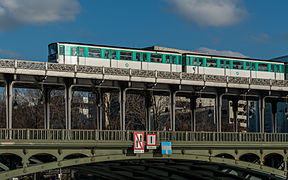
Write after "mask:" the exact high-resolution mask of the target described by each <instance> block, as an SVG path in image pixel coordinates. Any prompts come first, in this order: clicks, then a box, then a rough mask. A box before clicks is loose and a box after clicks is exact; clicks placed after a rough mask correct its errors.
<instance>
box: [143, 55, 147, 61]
mask: <svg viewBox="0 0 288 180" xmlns="http://www.w3.org/2000/svg"><path fill="white" fill-rule="evenodd" d="M143 61H145V62H146V61H147V54H143Z"/></svg>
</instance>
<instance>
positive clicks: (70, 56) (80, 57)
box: [48, 42, 182, 72]
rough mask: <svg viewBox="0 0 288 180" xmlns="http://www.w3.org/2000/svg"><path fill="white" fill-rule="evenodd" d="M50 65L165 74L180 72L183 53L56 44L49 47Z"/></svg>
mask: <svg viewBox="0 0 288 180" xmlns="http://www.w3.org/2000/svg"><path fill="white" fill-rule="evenodd" d="M48 60H49V62H56V63H61V64H77V65H89V66H100V67H114V68H131V69H139V70H153V71H154V70H157V71H168V72H181V71H182V54H180V53H177V52H168V51H154V50H146V49H136V48H124V47H114V46H102V45H90V44H79V43H65V42H58V43H52V44H50V45H49V58H48Z"/></svg>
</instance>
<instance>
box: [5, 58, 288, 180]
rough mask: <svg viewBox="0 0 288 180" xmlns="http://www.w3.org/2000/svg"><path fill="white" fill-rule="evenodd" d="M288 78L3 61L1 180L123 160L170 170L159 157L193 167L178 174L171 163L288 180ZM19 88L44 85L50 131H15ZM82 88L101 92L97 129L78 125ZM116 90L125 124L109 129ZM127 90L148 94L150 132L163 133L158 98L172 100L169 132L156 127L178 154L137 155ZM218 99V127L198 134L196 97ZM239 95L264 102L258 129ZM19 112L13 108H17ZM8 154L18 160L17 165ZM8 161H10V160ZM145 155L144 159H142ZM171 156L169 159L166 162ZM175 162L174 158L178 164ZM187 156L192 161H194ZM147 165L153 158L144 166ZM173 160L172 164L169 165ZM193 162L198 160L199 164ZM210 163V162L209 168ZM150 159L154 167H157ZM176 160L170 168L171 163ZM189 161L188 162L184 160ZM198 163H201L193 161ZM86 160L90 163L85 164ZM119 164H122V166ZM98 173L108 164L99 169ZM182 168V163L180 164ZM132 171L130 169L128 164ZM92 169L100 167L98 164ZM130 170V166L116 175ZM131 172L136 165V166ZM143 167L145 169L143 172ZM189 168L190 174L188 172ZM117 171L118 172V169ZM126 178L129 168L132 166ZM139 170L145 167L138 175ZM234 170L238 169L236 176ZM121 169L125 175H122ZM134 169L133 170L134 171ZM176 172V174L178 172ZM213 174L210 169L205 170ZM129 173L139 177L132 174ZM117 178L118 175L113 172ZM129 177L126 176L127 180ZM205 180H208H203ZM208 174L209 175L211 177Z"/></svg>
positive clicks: (225, 173)
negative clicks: (280, 106) (246, 122)
mask: <svg viewBox="0 0 288 180" xmlns="http://www.w3.org/2000/svg"><path fill="white" fill-rule="evenodd" d="M287 85H288V81H286V80H270V79H257V78H243V77H228V76H213V75H202V74H188V73H184V72H181V73H170V72H161V71H142V70H134V69H117V68H106V67H95V66H82V65H64V64H53V63H47V62H32V61H20V60H5V59H3V60H0V87H3V88H4V89H5V96H4V98H5V118H6V121H5V126H4V127H2V128H3V129H1V134H0V140H1V148H0V154H1V156H2V157H1V158H2V161H3V162H1V161H0V162H1V164H0V166H1V169H3V171H2V172H1V173H0V177H1V178H4V179H5V178H11V177H15V176H22V175H25V174H31V173H34V172H39V171H45V170H49V169H55V168H63V167H71V166H75V165H79V166H78V168H82V169H87V168H86V166H84V165H85V164H86V165H88V164H91V163H104V162H107V164H106V166H105V167H106V169H105V167H104V165H103V166H101V167H102V170H103V173H104V174H102V176H103V177H104V176H107V177H108V175H109V173H107V172H108V170H112V169H116V168H115V166H113V162H114V163H117V162H118V163H120V164H121V163H123V164H126V165H127V166H129V167H131V166H132V165H133V163H136V164H137V163H138V164H139V166H141V167H142V168H144V169H152V170H151V171H153V172H154V171H157V172H158V171H161V172H162V173H163V171H165V170H163V169H162V170H160V169H159V168H158V169H157V167H155V166H153V163H149V162H150V160H151V161H152V160H155V161H156V160H158V162H159V163H163V164H166V165H167V167H166V172H167V171H168V169H170V170H169V173H168V175H167V174H166V176H167V177H170V176H175V177H178V176H183V177H184V176H185V175H187V172H186V171H183V170H182V171H183V172H182V174H181V173H180V174H179V173H177V172H175V173H173V172H174V171H171V167H172V168H175V167H173V166H170V165H171V164H176V165H179V166H178V167H180V166H181V167H182V166H186V167H190V169H193V168H194V169H195V168H196V167H199V168H200V167H202V169H201V170H199V169H197V168H196V169H197V171H195V172H197V173H193V172H192V171H191V173H190V175H191V176H193V177H196V176H197V174H199V172H202V173H200V174H201V177H204V176H205V173H203V170H208V169H210V171H211V172H212V174H210V176H211V177H210V178H213V177H215V176H217V175H220V176H221V177H222V176H223V177H230V178H232V179H233V178H235V177H236V176H238V177H240V178H242V179H243V178H244V179H245V178H248V177H249V178H250V177H252V176H253V177H258V178H260V179H265V178H266V179H267V178H268V179H269V178H270V179H277V178H278V179H281V178H282V179H283V178H286V174H287V148H286V147H287V138H288V135H287V134H285V133H283V134H281V133H279V129H278V128H277V103H278V102H287V98H288V86H287ZM15 88H33V89H39V90H40V92H41V93H40V94H41V99H42V103H43V114H44V121H43V129H33V128H31V127H26V128H22V129H16V128H15V127H17V123H13V120H14V118H13V116H15V114H14V113H15V111H14V110H15V109H14V107H13V106H14V105H15V104H14V103H15V97H16V96H17V94H16V93H15V91H14V89H15ZM54 89H57V90H60V91H63V93H64V94H65V97H64V102H65V103H64V104H65V108H64V115H63V118H64V122H65V123H64V129H60V130H59V129H51V128H50V125H51V121H50V120H51V117H50V116H51V109H50V103H51V91H52V90H54ZM76 90H81V91H87V92H92V93H93V94H95V101H96V104H97V105H96V106H95V112H96V117H95V118H96V125H97V126H96V128H95V129H93V130H79V129H78V130H76V129H73V127H72V118H73V117H72V98H73V91H76ZM112 91H116V92H117V93H118V98H119V119H118V121H117V123H119V129H117V130H111V131H109V130H104V129H105V128H104V127H105V123H106V122H105V120H104V119H105V117H104V116H105V114H104V111H105V103H104V99H103V98H101V97H103V94H104V93H107V92H109V93H110V92H112ZM128 93H134V94H137V93H143V94H144V96H145V108H143V111H145V117H144V118H145V128H144V130H143V131H145V132H146V133H147V132H153V131H155V130H157V129H156V128H155V126H153V122H152V121H153V118H152V116H151V107H152V104H151V98H152V96H153V95H162V96H167V97H168V98H169V118H168V121H169V128H167V131H155V132H156V133H157V134H158V138H159V140H160V141H171V142H172V145H173V154H172V155H162V154H161V153H160V152H159V148H160V144H158V149H157V150H153V151H152V150H150V151H147V152H145V153H144V154H137V155H135V154H134V153H132V147H133V136H132V132H133V131H129V129H127V124H126V119H127V117H126V111H125V107H126V104H127V99H126V96H127V94H128ZM176 97H185V98H188V99H190V110H191V116H190V121H191V123H190V124H191V126H190V128H191V129H189V131H185V132H184V131H179V129H177V121H176ZM203 97H204V98H213V99H214V100H215V111H214V113H213V115H214V116H215V126H216V127H215V132H196V130H197V127H196V100H197V99H199V98H203ZM223 99H229V100H231V101H232V106H233V109H232V110H233V114H234V127H232V129H231V131H234V132H229V133H228V132H222V131H223V127H222V125H223V123H222V119H223V118H222V116H223V114H222V106H223V104H222V101H223ZM239 100H250V101H256V102H257V103H258V107H257V108H258V110H257V112H258V115H257V117H258V118H257V119H256V120H255V121H257V124H258V126H259V127H258V129H259V132H254V133H250V132H239V127H238V122H237V118H236V117H237V111H238V109H237V104H238V101H239ZM267 103H271V106H272V125H271V126H272V133H265V118H264V116H265V104H267ZM13 109H14V110H13ZM9 158H10V159H11V158H13V161H14V159H17V161H15V162H17V163H16V164H15V163H11V162H10V161H9ZM3 159H5V161H4V160H3ZM137 160H138V161H137ZM165 160H167V161H165ZM168 160H170V161H171V162H174V163H171V162H170V161H168ZM185 160H188V161H189V162H191V163H190V165H188V164H189V163H188V164H187V162H186V161H185ZM141 162H147V163H141ZM169 162H170V163H169ZM192 162H193V163H192ZM201 163H205V164H208V165H209V166H205V167H204V166H202V165H203V164H201ZM145 164H150V166H148V165H147V167H146V166H145ZM169 164H170V165H169ZM183 164H184V165H183ZM193 164H194V165H193ZM80 165H83V166H80ZM116 166H117V165H116ZM95 168H96V169H94V172H96V171H97V172H99V169H101V168H100V167H99V166H98V169H97V167H95ZM176 168H177V167H176ZM128 169H129V168H128ZM91 171H93V169H92V168H91ZM118 171H120V172H122V171H124V170H123V169H121V170H120V169H119V168H118V170H117V172H118ZM130 171H131V169H130ZM137 172H138V171H137ZM185 172H186V173H185ZM115 173H116V172H115ZM125 173H126V175H125V177H126V176H128V175H129V172H127V171H125ZM139 173H140V172H139ZM233 173H234V174H233ZM120 174H121V173H120ZM127 174H128V175H127ZM171 174H172V175H171ZM206 175H207V174H206ZM130 176H133V173H132V175H131V172H130V175H129V177H130ZM164 176H165V173H163V177H164ZM110 178H112V177H110ZM123 179H124V177H123ZM203 179H205V178H203ZM208 179H209V178H208Z"/></svg>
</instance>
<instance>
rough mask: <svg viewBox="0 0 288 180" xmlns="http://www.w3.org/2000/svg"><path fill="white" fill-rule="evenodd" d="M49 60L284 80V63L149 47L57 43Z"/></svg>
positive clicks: (285, 69) (63, 62)
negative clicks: (156, 49) (151, 48)
mask: <svg viewBox="0 0 288 180" xmlns="http://www.w3.org/2000/svg"><path fill="white" fill-rule="evenodd" d="M48 48H49V57H48V61H49V62H54V63H61V64H77V65H89V66H101V67H114V68H131V69H139V70H157V71H167V72H187V73H192V74H208V75H221V76H236V77H250V78H262V79H275V80H284V79H287V72H286V71H287V70H288V69H287V68H286V66H287V65H286V62H280V61H265V60H258V59H249V58H234V57H224V56H211V55H207V54H199V53H197V54H193V53H183V54H181V53H178V52H172V51H155V50H148V49H137V48H124V47H115V46H102V45H91V44H80V43H67V42H57V43H52V44H50V45H49V46H48Z"/></svg>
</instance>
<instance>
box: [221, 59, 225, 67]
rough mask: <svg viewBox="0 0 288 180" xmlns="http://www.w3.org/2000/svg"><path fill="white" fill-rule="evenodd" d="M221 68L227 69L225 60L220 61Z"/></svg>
mask: <svg viewBox="0 0 288 180" xmlns="http://www.w3.org/2000/svg"><path fill="white" fill-rule="evenodd" d="M220 68H225V61H224V60H220Z"/></svg>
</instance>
